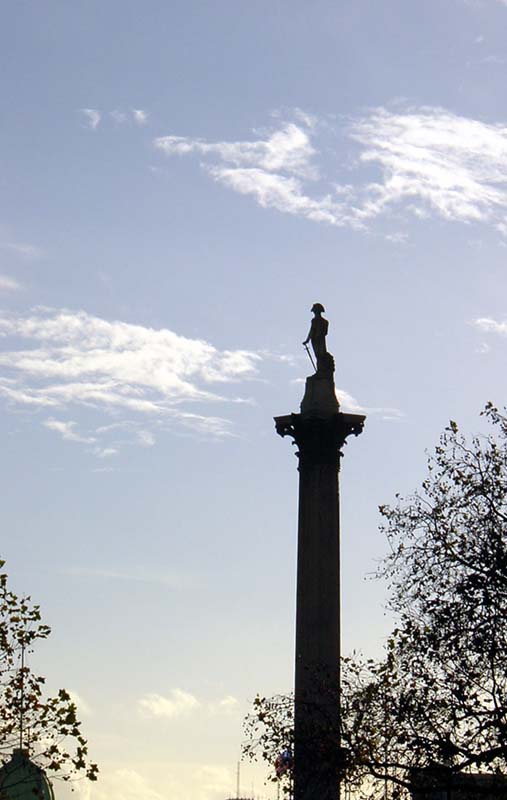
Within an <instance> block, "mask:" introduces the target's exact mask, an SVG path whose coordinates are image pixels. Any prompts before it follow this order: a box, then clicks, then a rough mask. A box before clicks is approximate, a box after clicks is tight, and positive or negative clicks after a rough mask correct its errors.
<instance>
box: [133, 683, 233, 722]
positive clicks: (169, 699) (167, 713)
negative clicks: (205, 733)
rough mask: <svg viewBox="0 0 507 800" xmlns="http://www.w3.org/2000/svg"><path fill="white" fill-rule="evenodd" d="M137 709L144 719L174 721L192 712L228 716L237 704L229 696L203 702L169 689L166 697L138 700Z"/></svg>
mask: <svg viewBox="0 0 507 800" xmlns="http://www.w3.org/2000/svg"><path fill="white" fill-rule="evenodd" d="M138 709H139V711H140V713H141V714H142V715H143V716H145V717H165V718H169V719H174V718H175V717H180V716H185V715H188V714H189V713H191V712H194V711H199V712H200V713H203V712H206V713H207V714H209V715H211V716H217V715H229V714H232V713H235V712H237V711H238V709H239V702H238V700H237V699H236V698H235V697H233V696H232V695H230V694H229V695H226V696H225V697H221V698H219V699H217V700H212V701H209V702H204V701H202V700H199V699H198V698H197V697H195V695H193V694H190V693H189V692H185V691H183V690H182V689H171V690H170V692H169V694H168V695H166V696H163V695H160V694H147V695H145V696H144V697H142V698H141V699H140V700H138Z"/></svg>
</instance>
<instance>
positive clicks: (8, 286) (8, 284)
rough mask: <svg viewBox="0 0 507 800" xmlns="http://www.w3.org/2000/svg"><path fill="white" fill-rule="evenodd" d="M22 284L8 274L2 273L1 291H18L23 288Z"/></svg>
mask: <svg viewBox="0 0 507 800" xmlns="http://www.w3.org/2000/svg"><path fill="white" fill-rule="evenodd" d="M21 288H22V287H21V284H20V283H19V282H18V281H16V280H15V279H14V278H10V277H9V276H8V275H0V292H16V291H18V290H19V289H21Z"/></svg>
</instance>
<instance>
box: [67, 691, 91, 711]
mask: <svg viewBox="0 0 507 800" xmlns="http://www.w3.org/2000/svg"><path fill="white" fill-rule="evenodd" d="M68 692H69V695H70V699H71V700H72V702H73V703H74V705H75V706H76V708H77V713H78V716H81V717H91V716H92V713H93V712H92V709H91V707H90V706H89V705H88V703H87V702H86V700H85V699H84V698H83V697H82V695H80V694H78V693H77V692H74V691H71V690H70V689H69V690H68Z"/></svg>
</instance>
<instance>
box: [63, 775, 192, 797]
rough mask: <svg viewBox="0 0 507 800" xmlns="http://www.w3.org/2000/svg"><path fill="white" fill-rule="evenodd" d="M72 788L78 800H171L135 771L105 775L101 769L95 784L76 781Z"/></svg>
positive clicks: (150, 781)
mask: <svg viewBox="0 0 507 800" xmlns="http://www.w3.org/2000/svg"><path fill="white" fill-rule="evenodd" d="M73 788H75V791H76V792H77V795H78V797H79V798H80V800H139V798H140V797H142V798H143V800H173V797H171V799H170V798H169V795H168V794H167V793H166V792H164V793H163V794H160V792H158V791H157V790H156V789H155V788H154V787H153V781H152V780H149V779H148V778H146V777H145V776H144V775H142V774H141V773H140V772H139V771H137V770H135V769H115V770H110V771H108V770H106V772H105V774H104V770H103V769H101V772H100V780H99V781H97V784H91V783H89V781H78V782H77V783H76V786H75V787H73ZM180 798H182V795H180ZM180 798H178V800H180Z"/></svg>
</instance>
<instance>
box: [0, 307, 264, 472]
mask: <svg viewBox="0 0 507 800" xmlns="http://www.w3.org/2000/svg"><path fill="white" fill-rule="evenodd" d="M0 337H2V338H3V339H4V347H3V351H2V353H0V366H2V367H3V368H4V375H3V377H2V378H0V396H3V397H4V398H6V399H7V400H8V401H10V403H11V404H14V405H15V406H23V405H25V406H31V407H34V408H37V407H39V408H41V409H43V408H51V409H54V410H55V411H56V410H59V411H60V412H62V411H66V410H68V409H69V408H70V407H76V406H81V407H86V408H89V409H95V410H98V411H100V412H103V413H114V414H116V415H121V414H123V413H125V412H127V413H130V414H136V415H138V418H137V419H136V420H134V421H130V420H123V419H121V417H120V420H119V421H116V422H115V424H116V426H118V425H122V426H123V427H124V429H125V430H127V429H130V430H131V431H132V434H133V436H134V437H135V438H136V440H137V442H138V443H141V444H143V445H145V446H150V445H151V444H153V442H154V436H153V433H152V432H150V431H149V430H148V429H147V427H146V424H145V423H144V424H143V423H142V421H141V422H140V421H139V417H140V418H143V417H144V418H145V419H146V420H151V421H153V422H154V423H155V424H159V425H160V424H163V425H166V426H168V425H169V426H172V427H174V426H175V425H177V426H179V427H180V429H183V430H184V429H191V430H193V431H197V432H199V433H201V434H205V435H207V436H209V435H211V436H215V437H217V436H218V437H223V436H230V435H232V433H233V429H232V425H231V423H230V421H229V420H228V419H226V418H223V417H221V416H217V415H215V414H208V413H207V412H206V411H201V410H200V409H199V410H194V409H189V408H185V407H184V406H185V405H188V404H189V403H191V404H194V406H195V404H196V403H198V404H200V405H206V406H209V405H210V404H211V405H215V406H216V405H217V404H219V403H220V404H223V403H224V402H226V401H228V402H237V401H238V400H239V398H237V397H235V396H234V395H233V396H230V394H229V392H227V394H225V395H224V393H223V390H224V389H226V387H227V386H228V385H229V384H232V383H235V382H241V381H244V380H247V379H250V378H252V377H254V376H255V375H256V372H257V367H258V364H259V362H260V361H261V356H260V355H259V354H257V353H253V352H250V351H246V350H218V349H217V348H215V347H213V345H211V344H210V343H208V342H206V341H203V340H200V339H189V338H186V337H184V336H179V335H178V334H176V333H174V332H173V331H171V330H168V329H159V330H155V329H153V328H147V327H144V326H142V325H132V324H129V323H125V322H120V321H114V322H109V321H107V320H104V319H100V318H98V317H94V316H91V315H89V314H87V313H86V312H84V311H79V312H72V311H66V310H64V311H53V310H40V309H39V310H36V311H34V312H33V313H32V314H31V315H29V316H22V317H18V316H12V315H3V316H2V315H0ZM218 387H220V392H217V388H218ZM45 424H46V427H48V428H50V429H52V430H55V431H57V432H58V433H60V434H61V435H62V436H63V437H64V438H66V439H68V440H72V441H82V442H84V443H88V444H89V443H91V442H94V441H95V438H96V436H97V435H99V434H104V433H106V432H107V430H108V426H107V425H105V426H104V425H102V426H98V427H97V428H96V430H95V431H94V432H93V434H91V433H87V434H86V435H83V436H81V435H80V434H79V433H77V431H76V423H75V422H73V421H70V422H65V421H62V420H59V419H55V418H54V417H52V418H51V419H49V420H47V421H46V422H45ZM109 430H111V428H109ZM117 446H118V441H117V440H115V441H112V442H111V441H108V442H107V443H106V444H103V442H102V441H100V442H99V441H97V446H96V448H95V449H94V452H95V454H96V455H98V456H100V457H105V456H108V455H112V454H113V453H114V452H116V449H117Z"/></svg>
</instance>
